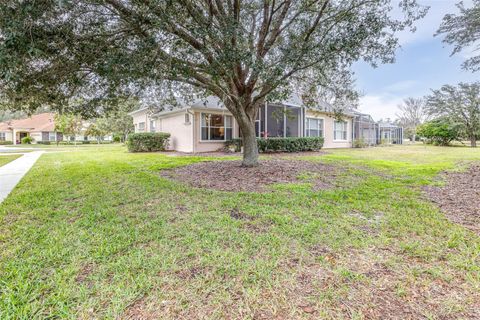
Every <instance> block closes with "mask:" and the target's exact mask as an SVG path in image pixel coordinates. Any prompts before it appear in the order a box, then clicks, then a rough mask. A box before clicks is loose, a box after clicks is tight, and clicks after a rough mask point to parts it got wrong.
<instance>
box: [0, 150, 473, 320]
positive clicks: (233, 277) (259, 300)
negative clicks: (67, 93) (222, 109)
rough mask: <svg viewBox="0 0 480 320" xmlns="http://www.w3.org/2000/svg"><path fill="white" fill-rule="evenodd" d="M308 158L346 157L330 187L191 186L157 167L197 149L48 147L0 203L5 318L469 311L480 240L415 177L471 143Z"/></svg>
mask: <svg viewBox="0 0 480 320" xmlns="http://www.w3.org/2000/svg"><path fill="white" fill-rule="evenodd" d="M0 159H1V158H0ZM304 159H305V161H324V162H328V163H331V164H333V165H335V166H339V167H341V168H346V170H345V171H343V172H344V173H343V174H340V175H339V177H338V181H337V183H336V184H337V185H339V186H340V187H339V188H336V189H331V190H321V191H315V190H312V188H311V185H310V184H309V183H308V179H305V181H306V182H305V183H303V182H302V183H297V184H289V185H276V186H274V187H273V188H272V189H273V192H270V193H262V194H256V193H227V192H220V191H213V190H200V189H194V188H191V187H188V186H185V185H182V184H179V183H175V182H172V181H170V180H167V179H165V178H162V177H161V176H160V175H159V172H160V171H161V170H165V169H169V168H173V167H176V166H182V165H188V164H191V163H195V162H198V161H204V160H206V159H205V158H202V157H183V156H182V157H174V156H167V155H160V154H129V153H127V152H126V150H125V149H124V148H123V147H120V146H109V147H104V146H98V147H97V148H94V147H91V148H82V149H77V150H76V151H75V152H62V153H47V154H44V155H43V156H42V157H41V158H40V159H39V161H38V162H37V164H36V165H35V166H34V168H33V169H32V170H31V171H30V172H29V173H28V174H27V175H26V176H25V178H24V179H23V180H22V181H21V183H20V184H19V186H17V188H16V189H15V191H14V192H13V193H12V194H11V195H10V196H9V197H8V198H7V199H6V200H5V202H4V203H3V204H1V205H0V318H1V319H34V318H38V319H44V318H62V319H63V318H65V319H69V318H72V319H73V318H80V319H87V318H107V319H115V318H118V319H122V318H128V317H137V318H143V319H157V318H162V319H178V318H188V319H192V318H214V319H221V318H242V319H251V318H275V317H278V318H327V319H339V318H357V319H362V318H388V317H389V315H390V316H393V317H395V316H396V317H399V318H408V317H409V315H410V317H411V316H412V315H413V317H414V318H420V317H423V318H431V319H435V318H445V317H446V318H449V317H450V318H462V317H463V318H474V316H475V314H474V313H475V312H476V311H475V310H477V311H478V310H479V309H478V307H479V305H478V303H479V301H480V299H479V295H480V261H479V255H480V239H479V237H478V236H476V235H474V234H473V233H471V232H469V231H467V230H465V229H464V228H462V227H460V226H458V225H455V224H452V223H450V222H449V221H448V220H446V219H445V217H444V216H443V214H442V213H441V212H439V210H438V209H437V208H436V207H435V206H434V205H432V204H431V203H430V202H428V201H426V200H425V199H424V198H423V197H422V195H421V187H422V186H423V185H426V184H431V183H435V181H436V176H437V175H438V173H439V172H440V171H442V170H453V169H461V168H462V166H463V167H464V165H465V162H466V161H480V150H474V149H469V148H460V147H459V148H441V147H423V146H409V147H388V148H387V147H384V148H374V149H358V150H352V149H349V150H333V151H329V153H328V154H327V155H323V156H316V157H313V156H307V157H305V158H304ZM208 160H216V159H212V158H208ZM232 210H238V211H240V212H242V216H244V217H248V218H245V219H235V218H232V217H231V216H230V213H231V211H232ZM407 311H408V312H410V313H409V314H405V313H404V312H407ZM477 314H478V313H477Z"/></svg>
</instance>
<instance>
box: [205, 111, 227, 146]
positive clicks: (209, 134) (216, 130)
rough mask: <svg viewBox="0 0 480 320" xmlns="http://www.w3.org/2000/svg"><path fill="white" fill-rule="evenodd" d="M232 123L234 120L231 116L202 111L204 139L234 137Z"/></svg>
mask: <svg viewBox="0 0 480 320" xmlns="http://www.w3.org/2000/svg"><path fill="white" fill-rule="evenodd" d="M232 124H233V120H232V117H231V116H225V115H222V114H210V113H202V114H201V130H202V140H205V141H215V140H230V139H232Z"/></svg>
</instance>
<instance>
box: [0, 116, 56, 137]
mask: <svg viewBox="0 0 480 320" xmlns="http://www.w3.org/2000/svg"><path fill="white" fill-rule="evenodd" d="M25 137H31V138H32V139H33V141H34V142H35V141H57V140H58V141H60V140H63V135H62V134H61V133H59V132H56V131H55V122H54V114H53V113H48V112H47V113H40V114H36V115H33V116H31V117H29V118H25V119H18V120H10V121H7V122H2V123H0V144H7V143H8V144H19V143H21V141H22V139H23V138H25Z"/></svg>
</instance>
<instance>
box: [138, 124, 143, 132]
mask: <svg viewBox="0 0 480 320" xmlns="http://www.w3.org/2000/svg"><path fill="white" fill-rule="evenodd" d="M143 131H145V122H140V123H139V124H138V132H143Z"/></svg>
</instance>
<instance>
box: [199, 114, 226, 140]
mask: <svg viewBox="0 0 480 320" xmlns="http://www.w3.org/2000/svg"><path fill="white" fill-rule="evenodd" d="M204 115H217V116H223V128H224V130H225V134H224V138H223V140H210V139H209V140H204V139H203V138H202V129H203V128H208V132H207V136H208V137H210V128H212V126H210V124H208V126H207V127H203V126H202V119H203V116H204ZM226 117H230V118H231V119H232V121H231V122H230V123H231V127H227V126H226V124H227V119H226ZM199 122H200V125H199V128H200V142H223V141H227V129H232V139H233V126H234V124H233V122H234V118H233V116H231V115H228V114H221V113H212V112H201V113H200V121H199ZM213 128H222V127H213Z"/></svg>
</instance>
